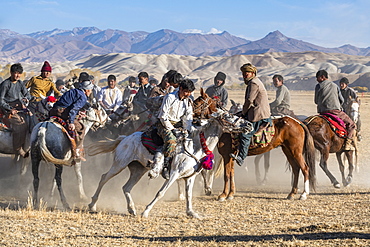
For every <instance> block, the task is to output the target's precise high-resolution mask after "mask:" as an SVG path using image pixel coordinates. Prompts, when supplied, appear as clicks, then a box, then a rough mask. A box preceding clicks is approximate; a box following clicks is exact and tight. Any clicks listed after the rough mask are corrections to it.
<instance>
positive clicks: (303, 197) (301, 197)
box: [299, 195, 307, 200]
mask: <svg viewBox="0 0 370 247" xmlns="http://www.w3.org/2000/svg"><path fill="white" fill-rule="evenodd" d="M299 200H307V195H301V196H300V197H299Z"/></svg>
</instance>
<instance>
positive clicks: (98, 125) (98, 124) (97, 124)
mask: <svg viewBox="0 0 370 247" xmlns="http://www.w3.org/2000/svg"><path fill="white" fill-rule="evenodd" d="M93 110H94V111H95V115H96V116H97V118H98V120H96V118H93V117H90V116H85V117H84V119H85V120H86V121H89V122H93V123H94V124H93V125H92V126H91V129H92V130H93V131H96V130H97V129H98V128H101V127H103V126H104V125H105V122H106V121H107V120H108V117H106V118H105V119H103V117H102V116H101V114H100V113H101V112H103V110H102V109H95V108H93Z"/></svg>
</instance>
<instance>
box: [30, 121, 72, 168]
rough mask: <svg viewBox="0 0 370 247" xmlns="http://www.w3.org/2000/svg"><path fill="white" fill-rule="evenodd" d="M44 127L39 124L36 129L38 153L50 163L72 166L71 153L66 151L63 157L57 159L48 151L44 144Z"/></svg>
mask: <svg viewBox="0 0 370 247" xmlns="http://www.w3.org/2000/svg"><path fill="white" fill-rule="evenodd" d="M45 137H46V128H45V127H43V126H41V127H40V128H39V131H38V138H37V140H38V144H39V148H40V154H41V157H42V158H43V159H44V160H45V161H47V162H50V163H53V164H55V165H66V166H72V161H73V157H72V153H71V152H69V154H68V153H67V154H66V156H65V158H64V159H58V158H55V157H54V155H53V154H52V153H51V152H50V151H49V149H48V147H47V146H46V138H45Z"/></svg>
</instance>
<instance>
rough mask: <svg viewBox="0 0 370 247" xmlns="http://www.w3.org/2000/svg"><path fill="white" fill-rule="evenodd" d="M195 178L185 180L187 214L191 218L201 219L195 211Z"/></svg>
mask: <svg viewBox="0 0 370 247" xmlns="http://www.w3.org/2000/svg"><path fill="white" fill-rule="evenodd" d="M194 181H195V176H191V177H189V178H186V179H185V182H186V214H187V215H188V216H190V217H193V218H196V219H199V218H200V217H199V215H198V214H197V213H195V212H194V211H193V204H192V199H193V187H194Z"/></svg>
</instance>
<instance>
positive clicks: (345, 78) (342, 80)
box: [339, 77, 349, 85]
mask: <svg viewBox="0 0 370 247" xmlns="http://www.w3.org/2000/svg"><path fill="white" fill-rule="evenodd" d="M339 83H345V84H347V85H348V84H349V81H348V79H347V77H343V78H342V79H340V81H339Z"/></svg>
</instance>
